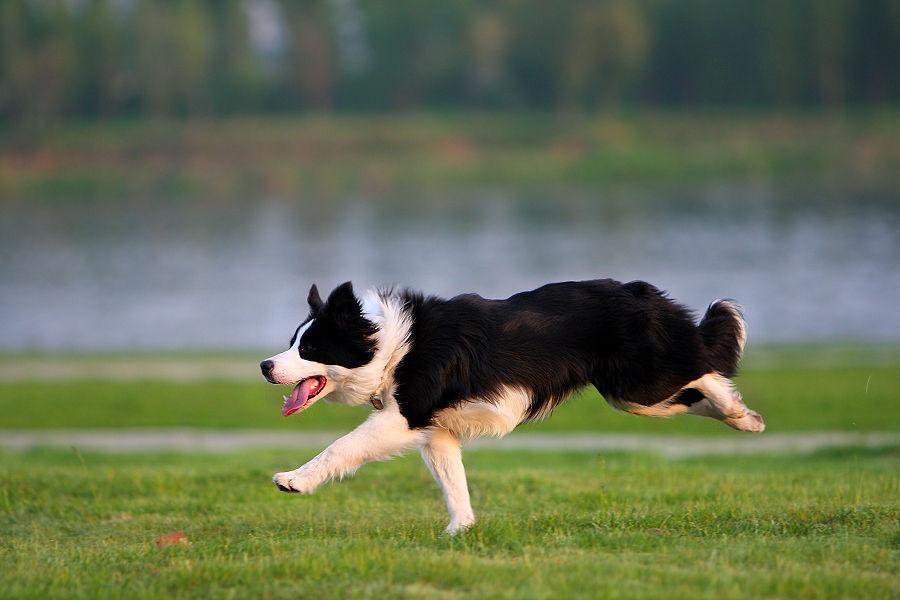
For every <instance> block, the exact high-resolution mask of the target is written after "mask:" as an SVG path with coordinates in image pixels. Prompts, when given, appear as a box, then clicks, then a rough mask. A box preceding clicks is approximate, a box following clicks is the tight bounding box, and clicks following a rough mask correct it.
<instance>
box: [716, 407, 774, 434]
mask: <svg viewBox="0 0 900 600" xmlns="http://www.w3.org/2000/svg"><path fill="white" fill-rule="evenodd" d="M725 423H726V424H727V425H728V426H730V427H734V428H735V429H737V430H738V431H749V432H751V433H762V432H763V431H765V429H766V422H765V421H763V418H762V415H760V414H759V413H758V412H756V411H755V410H750V409H747V411H746V412H745V413H744V414H743V415H741V416H740V417H736V418H731V419H727V420H726V421H725Z"/></svg>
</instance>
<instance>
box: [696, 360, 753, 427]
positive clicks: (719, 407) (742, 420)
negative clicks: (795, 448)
mask: <svg viewBox="0 0 900 600" xmlns="http://www.w3.org/2000/svg"><path fill="white" fill-rule="evenodd" d="M685 389H687V390H690V389H695V390H698V391H699V392H701V393H702V394H703V398H702V399H700V400H698V401H696V402H694V403H692V404H691V405H690V406H689V407H688V409H687V413H688V414H691V415H699V416H702V417H712V418H713V419H718V420H719V421H722V422H723V423H725V424H726V425H728V426H729V427H733V428H734V429H737V430H739V431H751V432H754V433H759V432H761V431H763V430H765V428H766V424H765V422H764V421H763V418H762V416H760V414H759V413H757V412H756V411H753V410H750V409H749V408H747V405H746V404H744V400H743V399H742V398H741V394H740V393H739V392H738V391H737V390H736V389H735V387H734V383H733V382H732V381H731V380H730V379H728V378H727V377H725V376H723V375H720V374H718V373H707V374H706V375H704V376H703V377H701V378H700V379H697V380H696V381H692V382H691V383H689V384H688V385H687V386H685Z"/></svg>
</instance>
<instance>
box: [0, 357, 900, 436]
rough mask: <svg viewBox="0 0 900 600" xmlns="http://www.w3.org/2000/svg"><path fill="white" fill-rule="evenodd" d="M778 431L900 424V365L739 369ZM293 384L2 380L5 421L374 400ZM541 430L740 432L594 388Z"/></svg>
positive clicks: (207, 413)
mask: <svg viewBox="0 0 900 600" xmlns="http://www.w3.org/2000/svg"><path fill="white" fill-rule="evenodd" d="M737 383H738V386H739V388H740V390H741V391H742V392H743V394H744V398H745V399H746V401H747V403H748V404H749V405H750V406H751V407H752V408H754V409H756V410H758V411H759V412H760V413H762V414H763V416H764V417H765V418H766V423H767V425H768V431H770V432H778V431H781V432H783V431H818V430H839V431H897V430H900V409H898V406H900V404H898V402H900V368H898V367H896V366H873V367H846V368H830V369H821V368H814V367H798V368H766V369H752V370H751V369H747V370H746V371H745V372H744V374H743V375H741V376H740V377H738V379H737ZM284 392H285V389H284V388H281V387H275V386H271V385H268V384H266V383H264V382H261V381H260V382H257V383H249V382H242V381H234V382H232V381H199V382H165V381H127V382H124V381H90V380H88V381H79V380H74V381H56V382H54V381H18V382H12V381H7V382H2V383H0V429H2V428H14V429H15V428H24V429H40V428H65V427H139V426H144V427H204V428H260V429H269V428H273V429H274V428H277V429H296V430H345V429H348V428H350V427H353V426H354V425H356V424H357V423H359V422H360V421H362V419H363V418H364V414H365V409H362V408H350V407H345V406H335V405H332V404H328V403H326V402H320V403H318V404H317V405H316V406H314V407H313V408H311V409H310V410H309V411H307V412H305V413H302V414H299V415H294V416H292V417H290V418H287V419H285V418H283V417H282V416H281V414H280V411H279V409H280V406H281V394H282V393H284ZM524 429H527V430H534V431H554V432H560V431H589V432H610V431H616V432H635V433H639V432H647V433H667V434H681V433H685V434H687V433H690V434H710V435H715V434H720V435H735V434H734V432H733V431H732V430H730V429H728V428H727V427H724V426H723V425H722V424H720V423H718V422H715V421H712V420H710V419H700V418H695V417H685V416H682V417H677V418H675V419H652V418H648V417H638V416H634V415H629V414H625V413H621V412H618V411H615V410H613V409H612V408H610V407H609V406H608V405H607V404H606V403H605V402H603V401H602V400H601V399H600V398H599V397H598V395H597V393H596V392H595V391H593V389H590V390H589V391H586V392H585V393H583V394H581V395H580V396H579V397H577V398H574V399H573V400H571V401H570V402H568V403H567V404H565V405H564V406H563V407H562V408H560V409H559V410H558V411H557V412H556V414H554V415H553V416H552V417H551V418H550V419H549V420H547V421H545V422H543V423H539V424H535V425H528V426H526V427H524Z"/></svg>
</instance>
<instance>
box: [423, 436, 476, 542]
mask: <svg viewBox="0 0 900 600" xmlns="http://www.w3.org/2000/svg"><path fill="white" fill-rule="evenodd" d="M421 453H422V460H424V461H425V464H426V465H428V470H429V471H431V474H432V475H433V476H434V479H435V480H436V481H437V482H438V485H440V486H441V491H442V492H443V493H444V502H445V503H446V504H447V512H449V513H450V524H449V525H447V529H446V530H445V531H446V532H447V533H449V534H450V535H454V534H456V533H458V532H459V531H461V530H464V529H468V528H469V527H471V526H472V524H474V523H475V514H474V513H473V512H472V504H471V502H470V500H469V487H468V485H467V484H466V470H465V467H463V462H462V448H461V447H460V443H459V438H458V437H456V436H455V435H453V434H452V433H450V432H449V431H447V430H446V429H436V430H434V431H433V432H432V435H431V438H430V439H429V440H428V442H427V443H426V444H425V445H424V446H422V449H421Z"/></svg>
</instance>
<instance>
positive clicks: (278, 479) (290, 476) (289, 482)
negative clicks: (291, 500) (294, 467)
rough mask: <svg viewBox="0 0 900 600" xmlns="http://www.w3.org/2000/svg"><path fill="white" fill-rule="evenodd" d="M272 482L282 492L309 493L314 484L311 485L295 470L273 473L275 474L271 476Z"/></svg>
mask: <svg viewBox="0 0 900 600" xmlns="http://www.w3.org/2000/svg"><path fill="white" fill-rule="evenodd" d="M272 483H274V484H275V485H276V486H277V487H278V489H279V490H281V491H282V492H291V493H297V494H309V493H310V492H312V491H313V489H314V486H312V485H311V484H310V483H309V482H308V481H307V480H306V479H305V478H304V477H303V476H302V475H300V474H299V473H298V472H297V471H285V472H284V473H275V475H273V476H272Z"/></svg>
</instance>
